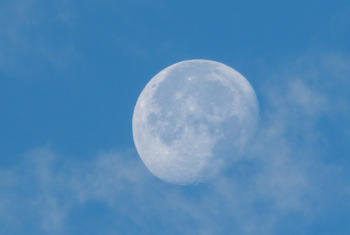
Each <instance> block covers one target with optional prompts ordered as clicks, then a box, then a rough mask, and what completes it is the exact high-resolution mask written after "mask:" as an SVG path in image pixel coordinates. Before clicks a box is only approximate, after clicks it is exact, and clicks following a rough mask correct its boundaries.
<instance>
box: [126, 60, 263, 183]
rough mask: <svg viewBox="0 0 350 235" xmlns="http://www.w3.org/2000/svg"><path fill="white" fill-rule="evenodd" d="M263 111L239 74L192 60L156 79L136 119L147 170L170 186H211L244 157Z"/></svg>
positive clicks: (140, 103) (136, 137)
mask: <svg viewBox="0 0 350 235" xmlns="http://www.w3.org/2000/svg"><path fill="white" fill-rule="evenodd" d="M258 116H259V106H258V102H257V98H256V95H255V92H254V89H253V88H252V86H251V85H250V83H249V82H248V81H247V79H246V78H244V77H243V76H242V75H241V74H240V73H238V72H237V71H236V70H234V69H232V68H230V67H228V66H226V65H224V64H222V63H219V62H215V61H209V60H187V61H182V62H179V63H176V64H173V65H171V66H169V67H167V68H165V69H164V70H162V71H161V72H159V73H158V74H157V75H156V76H154V77H153V78H152V79H151V80H150V81H149V82H148V84H147V85H146V87H145V88H144V89H143V91H142V93H141V94H140V96H139V98H138V100H137V103H136V106H135V109H134V114H133V119H132V131H133V138H134V142H135V146H136V149H137V152H138V154H139V156H140V157H141V159H142V161H143V162H144V164H145V165H146V167H147V168H148V169H149V170H150V171H151V172H152V173H153V174H154V175H155V176H157V177H158V178H160V179H161V180H163V181H165V182H169V183H174V184H180V185H187V184H198V183H202V182H206V181H208V180H210V179H211V178H213V177H214V176H215V175H217V174H218V173H219V172H220V171H222V169H223V168H224V167H226V166H228V165H230V164H232V163H233V162H235V161H238V160H239V159H240V158H241V157H242V155H243V154H244V149H245V147H246V145H247V144H248V143H249V141H250V140H251V138H252V137H253V136H254V132H255V129H256V126H257V121H258Z"/></svg>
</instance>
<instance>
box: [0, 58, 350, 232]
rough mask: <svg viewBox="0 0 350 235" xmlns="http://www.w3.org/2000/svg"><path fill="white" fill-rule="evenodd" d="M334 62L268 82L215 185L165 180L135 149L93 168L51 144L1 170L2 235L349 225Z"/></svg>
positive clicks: (343, 77) (344, 130) (344, 103)
mask: <svg viewBox="0 0 350 235" xmlns="http://www.w3.org/2000/svg"><path fill="white" fill-rule="evenodd" d="M332 58H333V57H327V58H321V59H319V60H316V62H317V63H316V62H315V63H314V62H313V63H309V62H310V60H306V61H307V62H300V66H305V68H306V69H302V70H298V71H294V72H290V73H287V72H284V73H280V74H275V75H274V76H276V79H278V81H279V82H278V83H277V82H274V79H273V78H271V79H270V80H268V82H266V81H265V84H267V85H266V86H265V88H264V92H262V94H264V96H263V97H260V99H261V100H262V102H264V104H265V105H264V106H263V107H262V113H261V122H260V127H259V130H258V133H257V136H256V138H255V140H254V141H253V143H252V144H251V147H250V149H249V151H248V152H247V154H246V156H245V158H244V159H242V160H241V161H239V162H236V163H235V164H233V165H232V166H231V167H230V168H228V169H227V171H226V172H225V173H223V174H222V175H221V176H219V177H218V178H217V179H215V180H213V181H212V182H210V183H208V184H203V185H197V186H186V187H182V186H175V185H171V184H166V183H163V182H161V181H160V180H158V179H156V178H155V177H154V176H152V175H151V173H149V172H148V170H147V169H146V168H145V166H144V165H143V163H142V162H141V160H140V159H139V158H138V157H137V155H136V153H135V152H134V151H131V152H129V153H120V152H118V151H107V152H105V153H101V154H99V155H98V156H96V157H95V158H94V159H90V160H88V161H86V162H82V161H74V160H71V161H68V160H65V161H64V160H62V158H60V156H59V154H57V153H55V152H54V151H52V150H51V149H50V148H48V147H43V148H37V149H34V150H32V151H30V152H28V153H27V154H25V156H24V157H23V162H22V163H21V164H20V165H18V166H15V167H14V168H12V169H1V170H0V224H1V226H0V232H1V233H3V234H23V233H26V234H73V232H72V231H77V227H79V231H80V232H83V233H84V234H92V233H93V231H94V230H93V229H97V228H98V231H100V232H101V233H105V234H115V233H117V234H118V233H120V234H154V231H160V233H162V234H203V235H204V234H227V233H228V231H229V233H230V234H242V235H250V234H262V235H264V234H295V233H298V234H307V233H306V232H305V231H308V230H307V228H309V227H312V226H315V225H317V224H320V223H321V222H320V221H327V220H328V219H331V218H330V217H332V216H334V215H338V216H343V217H344V216H345V218H343V220H348V219H349V216H347V217H346V215H344V214H346V213H345V212H348V211H349V209H350V208H349V207H348V195H349V188H350V187H349V185H350V184H349V182H348V179H349V177H348V173H347V172H348V167H349V165H350V161H349V159H347V157H346V156H343V155H344V154H346V152H344V151H345V150H346V149H347V147H346V145H347V144H348V141H349V135H348V134H349V130H350V125H342V124H339V123H338V121H339V120H343V121H344V120H347V122H348V120H349V119H348V118H349V116H348V115H349V113H348V112H345V111H344V109H346V108H347V107H349V101H348V100H349V99H348V97H349V95H348V93H349V88H348V87H350V86H345V84H347V85H349V82H348V80H347V78H348V76H349V75H348V73H347V72H344V70H347V69H348V67H347V66H344V64H347V63H348V62H347V61H346V60H345V58H342V59H339V58H340V57H335V58H336V59H332ZM337 60H339V61H337ZM305 63H306V65H305ZM280 76H283V79H281V77H280ZM330 80H331V81H332V82H331V83H332V85H329V82H330ZM338 86H341V87H339V89H336V88H337V87H338ZM334 89H336V90H337V91H338V93H337V94H334ZM339 125H340V126H341V127H340V126H339ZM327 126H329V127H331V128H328V127H327ZM333 127H335V128H333ZM338 135H341V136H344V138H345V140H344V142H342V143H339V141H338V139H337V136H338ZM334 146H337V148H343V150H344V151H341V152H334V151H333V150H334ZM64 159H67V158H64ZM335 208H338V209H335ZM339 208H340V209H339ZM85 210H88V211H90V212H91V216H93V217H94V219H93V220H91V221H94V222H92V223H91V224H84V225H81V224H79V221H80V220H78V219H74V218H77V217H83V218H85V219H86V220H88V221H90V220H89V218H86V217H87V216H88V215H86V214H85V213H84V211H85ZM101 211H102V212H101ZM98 213H100V214H98ZM84 216H85V217H84ZM101 216H102V217H103V219H101V218H99V217H101ZM107 218H108V219H107ZM98 221H100V222H98ZM101 223H102V224H103V225H101ZM330 226H337V223H334V224H333V225H330ZM345 227H346V226H345ZM343 228H344V227H343ZM346 228H348V227H346ZM321 234H322V233H321ZM342 234H344V233H342Z"/></svg>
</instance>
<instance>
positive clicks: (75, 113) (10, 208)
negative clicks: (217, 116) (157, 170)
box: [0, 0, 350, 235]
mask: <svg viewBox="0 0 350 235" xmlns="http://www.w3.org/2000/svg"><path fill="white" fill-rule="evenodd" d="M349 42H350V2H348V1H328V2H327V1H322V2H320V1H311V0H310V1H301V0H295V1H277V0H270V1H211V0H210V1H199V0H194V1H162V0H149V1H143V0H131V1H124V0H123V1H109V0H105V1H94V0H89V1H71V0H54V1H49V2H47V1H42V0H26V1H24V0H13V1H6V0H3V1H0V234H9V235H12V234H16V235H17V234H18V235H19V234H28V235H30V234H35V235H40V234H57V235H60V234H65V235H75V234H86V235H90V234H91V235H92V234H107V235H115V234H123V235H127V234H200V235H207V234H210V235H211V234H215V235H217V234H225V235H226V234H237V235H255V234H261V235H265V234H266V235H267V234H268V235H280V234H283V235H289V234H298V235H304V234H305V235H329V234H332V235H348V231H350V173H349V172H350V154H349V153H350V144H349V142H350V44H349ZM188 59H208V60H214V61H218V62H221V63H224V64H226V65H228V66H230V67H232V68H234V69H236V70H237V71H239V72H240V73H241V74H242V75H244V76H245V77H246V78H247V79H248V80H249V81H250V83H251V84H252V86H253V88H254V89H255V91H256V93H257V97H258V100H259V104H260V123H259V128H258V131H257V135H256V138H255V139H254V141H253V142H252V143H251V145H250V146H249V150H248V151H247V153H246V154H245V156H244V158H243V159H242V160H241V161H239V162H237V163H235V164H233V165H232V166H231V167H230V168H228V169H227V170H226V171H225V172H223V173H222V175H221V176H220V177H218V178H216V179H215V180H213V181H211V182H209V183H207V184H203V185H197V186H186V187H183V186H176V185H171V184H166V183H164V182H162V181H160V180H159V179H157V178H155V177H154V176H153V175H152V174H151V173H150V172H149V171H148V170H147V168H146V167H145V166H144V165H143V163H142V161H141V160H140V158H139V157H138V155H137V152H136V149H135V147H134V143H133V139H132V132H131V119H132V114H133V109H134V105H135V104H136V101H137V98H138V96H139V94H140V92H141V91H142V89H143V87H144V86H145V85H146V84H147V82H148V81H149V80H150V79H151V78H152V77H153V76H154V75H155V74H157V73H158V72H159V71H161V70H162V69H164V68H165V67H167V66H169V65H171V64H173V63H176V62H179V61H182V60H188Z"/></svg>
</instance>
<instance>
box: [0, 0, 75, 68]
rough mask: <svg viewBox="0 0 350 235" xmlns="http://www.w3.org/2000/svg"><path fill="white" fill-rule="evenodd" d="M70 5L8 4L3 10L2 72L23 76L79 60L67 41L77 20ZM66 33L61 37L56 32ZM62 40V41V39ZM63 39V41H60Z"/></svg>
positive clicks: (60, 0) (18, 0)
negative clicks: (68, 33) (70, 28)
mask: <svg viewBox="0 0 350 235" xmlns="http://www.w3.org/2000/svg"><path fill="white" fill-rule="evenodd" d="M73 16H74V15H73V13H72V8H71V7H70V4H69V1H66V0H55V1H51V2H50V3H48V2H45V1H41V0H28V1H23V0H15V1H5V2H4V3H2V4H1V8H0V69H1V70H3V71H10V72H11V73H19V74H22V73H24V72H28V71H30V68H31V67H32V66H34V67H38V68H44V67H40V66H42V64H44V65H45V66H50V67H54V68H62V67H64V66H66V65H67V63H68V62H69V61H73V60H75V59H77V58H78V53H77V51H76V50H75V49H74V47H73V46H72V45H71V44H70V43H69V41H67V40H64V39H65V38H66V37H65V34H67V30H68V28H69V25H70V24H71V22H72V20H73V18H74V17H73ZM54 27H55V28H56V30H57V29H60V28H61V29H63V28H66V29H67V30H61V34H60V35H57V32H56V31H55V32H53V30H52V28H54ZM58 36H59V37H58ZM59 39H62V40H59Z"/></svg>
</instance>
